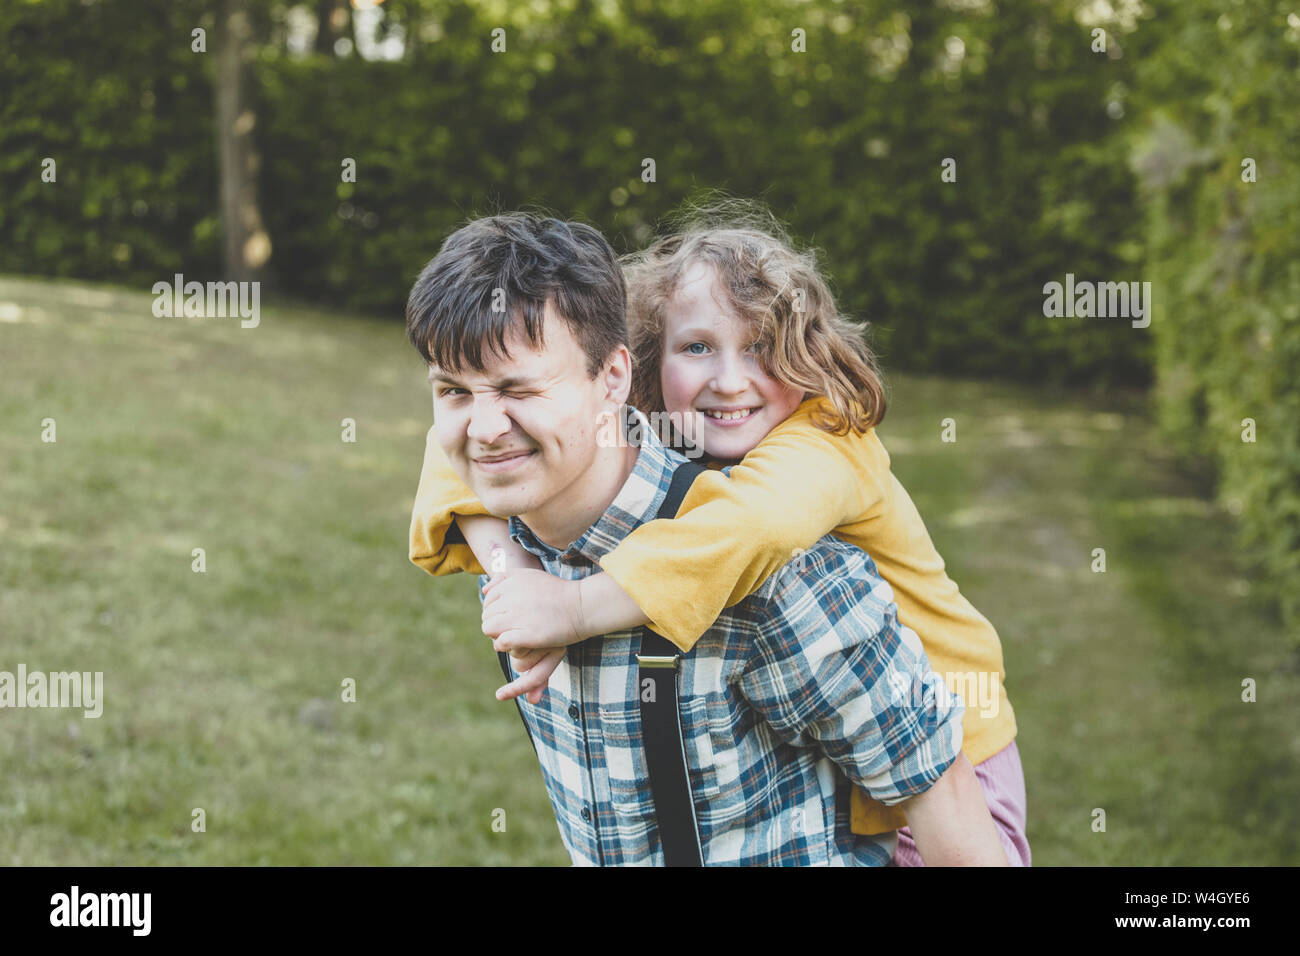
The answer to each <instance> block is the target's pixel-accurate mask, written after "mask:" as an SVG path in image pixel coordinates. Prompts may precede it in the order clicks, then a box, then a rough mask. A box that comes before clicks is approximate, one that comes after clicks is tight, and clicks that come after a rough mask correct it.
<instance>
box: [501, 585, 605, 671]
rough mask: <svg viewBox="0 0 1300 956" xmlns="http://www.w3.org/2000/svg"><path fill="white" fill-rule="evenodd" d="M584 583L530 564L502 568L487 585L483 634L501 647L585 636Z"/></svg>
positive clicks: (557, 644)
mask: <svg viewBox="0 0 1300 956" xmlns="http://www.w3.org/2000/svg"><path fill="white" fill-rule="evenodd" d="M579 584H580V582H578V581H566V580H564V579H563V578H557V577H555V576H554V575H551V574H547V573H546V572H545V571H534V570H531V569H529V568H508V569H506V570H504V571H498V572H497V573H496V574H495V575H494V576H493V577H492V580H490V581H489V582H488V583H487V584H486V585H484V586H483V633H484V634H486V635H487V636H488V637H491V638H495V640H494V641H493V642H492V646H493V647H494V648H495V649H496V650H498V651H513V650H515V649H516V648H533V649H536V648H564V647H566V646H567V645H569V644H574V643H577V642H578V641H581V640H583V637H582V602H581V600H580V598H579ZM554 669H555V668H554V667H552V668H551V670H554Z"/></svg>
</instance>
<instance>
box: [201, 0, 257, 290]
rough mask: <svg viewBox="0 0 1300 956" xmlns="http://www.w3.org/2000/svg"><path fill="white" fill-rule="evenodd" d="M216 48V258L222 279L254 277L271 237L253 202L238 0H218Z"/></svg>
mask: <svg viewBox="0 0 1300 956" xmlns="http://www.w3.org/2000/svg"><path fill="white" fill-rule="evenodd" d="M216 16H217V24H216V29H215V30H214V31H213V40H214V45H215V47H216V51H215V52H216V57H217V59H216V83H215V92H216V108H217V130H216V132H217V173H218V176H219V177H220V182H221V230H222V236H223V240H224V244H223V248H222V260H223V264H224V267H225V278H227V279H234V280H235V281H237V282H246V281H253V280H258V279H260V278H261V274H262V270H263V267H264V266H265V265H266V262H267V260H268V259H269V258H270V257H271V240H270V237H269V236H268V235H267V233H266V228H265V227H264V226H263V225H262V210H261V207H259V206H258V204H257V170H258V166H259V157H258V155H257V150H256V148H255V147H254V144H253V128H254V126H255V125H256V122H257V115H256V113H255V112H254V110H253V104H252V97H251V95H250V92H251V91H250V85H249V73H248V64H249V60H250V59H251V58H252V55H253V30H252V25H251V23H250V22H249V19H248V13H247V10H246V9H245V6H244V0H219V2H218V4H217V11H216Z"/></svg>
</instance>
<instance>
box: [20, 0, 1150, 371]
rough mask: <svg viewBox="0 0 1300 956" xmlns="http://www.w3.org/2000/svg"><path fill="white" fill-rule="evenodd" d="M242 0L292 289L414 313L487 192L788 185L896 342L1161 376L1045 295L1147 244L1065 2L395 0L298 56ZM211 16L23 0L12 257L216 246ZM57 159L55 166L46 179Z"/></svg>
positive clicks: (556, 198)
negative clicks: (251, 24) (436, 265)
mask: <svg viewBox="0 0 1300 956" xmlns="http://www.w3.org/2000/svg"><path fill="white" fill-rule="evenodd" d="M251 6H252V8H253V9H255V10H256V11H257V12H258V15H259V17H261V18H262V19H261V20H260V21H259V25H260V28H261V35H262V37H263V41H262V42H261V44H260V47H259V53H258V57H257V60H256V62H255V64H254V66H255V70H254V72H255V75H256V79H257V84H256V92H255V105H256V110H257V125H256V127H255V135H256V139H257V142H258V145H259V148H260V150H261V154H262V168H261V173H260V182H259V187H260V190H259V191H260V196H261V202H262V206H263V210H262V212H263V219H264V221H265V223H266V224H267V226H268V229H269V231H270V235H271V241H272V245H273V251H272V258H271V260H270V267H271V278H272V280H273V282H274V283H275V284H276V286H278V288H279V289H280V290H282V291H284V292H287V293H290V294H292V295H295V296H300V297H303V298H306V299H309V300H313V301H318V302H328V303H332V304H340V305H346V306H350V307H354V308H362V309H366V310H370V311H375V312H380V313H388V314H391V315H393V316H394V317H396V316H397V315H398V314H399V313H400V308H401V305H402V302H403V300H404V297H405V294H406V291H407V289H408V288H409V284H410V282H411V281H412V279H413V277H414V276H415V274H416V273H417V271H418V269H419V268H420V266H421V265H422V264H423V263H424V261H426V260H427V259H428V258H429V257H430V256H432V255H433V253H434V252H435V251H436V249H437V247H438V245H439V243H440V242H441V240H442V239H443V237H444V236H445V235H446V233H447V231H448V230H449V229H451V228H452V227H453V226H454V225H455V224H456V223H458V222H459V221H461V220H462V219H464V218H465V217H466V216H468V215H470V214H472V213H476V212H482V211H484V210H488V209H491V208H511V207H515V206H519V205H522V204H526V203H535V204H541V205H544V206H546V207H549V208H551V209H554V210H556V211H558V212H559V213H561V214H564V215H569V216H575V217H582V218H585V219H588V220H589V221H591V222H593V223H595V224H596V225H597V226H599V227H601V228H602V229H604V230H605V231H606V232H607V234H609V235H610V237H611V239H612V240H613V241H614V242H615V244H616V246H618V247H619V248H620V249H629V248H631V247H633V246H635V245H638V244H640V243H642V242H644V241H645V240H646V239H647V238H648V237H649V236H650V235H651V233H652V231H653V230H654V228H655V227H656V226H657V224H658V223H659V222H660V220H661V219H662V217H663V216H664V215H665V214H666V213H668V212H669V211H670V210H672V209H673V208H674V207H676V206H677V205H678V204H679V203H680V202H681V201H682V200H683V199H684V198H685V197H687V196H688V195H691V194H692V193H693V192H695V191H697V190H699V189H702V188H718V189H722V190H725V191H727V192H729V193H731V194H734V195H739V196H746V197H758V198H763V199H765V200H767V201H768V203H769V204H770V205H771V206H772V207H773V208H774V210H775V211H776V212H777V214H778V215H780V216H782V217H783V218H785V219H786V220H787V221H788V222H789V223H790V225H791V226H792V228H793V231H794V233H795V234H796V235H798V236H800V237H802V238H803V239H804V240H806V241H808V242H812V243H815V244H816V245H818V246H819V247H820V248H822V249H823V250H824V251H825V259H824V262H825V266H826V269H827V271H828V272H829V273H830V275H831V276H832V278H833V279H834V281H835V284H836V286H837V288H838V290H839V293H840V296H841V299H842V301H843V304H844V305H845V306H846V307H847V308H848V309H849V310H850V311H852V312H853V313H854V314H855V315H857V316H858V317H859V318H864V319H867V320H869V321H871V322H872V323H874V326H875V329H876V344H877V346H878V347H879V348H880V349H881V350H882V351H883V353H884V358H885V362H886V365H887V366H888V367H893V368H911V369H921V370H930V371H936V372H945V373H955V374H976V375H997V376H1007V377H1016V378H1024V379H1031V380H1037V379H1055V380H1062V381H1075V382H1091V383H1095V384H1097V385H1099V386H1100V385H1106V384H1111V383H1115V382H1138V383H1141V382H1144V381H1146V380H1147V378H1148V376H1149V369H1150V352H1149V337H1148V336H1145V335H1135V334H1133V333H1132V332H1131V331H1130V330H1128V329H1127V327H1126V326H1124V325H1123V324H1122V323H1120V324H1115V323H1111V324H1107V323H1102V322H1086V321H1082V322H1074V323H1069V322H1060V321H1053V320H1047V319H1045V318H1044V317H1043V315H1042V300H1043V296H1042V286H1043V284H1044V283H1045V282H1048V281H1052V280H1059V279H1061V278H1062V276H1063V275H1064V274H1065V273H1066V272H1073V273H1075V274H1076V275H1079V276H1080V277H1085V276H1086V277H1093V278H1097V279H1113V280H1124V279H1129V278H1136V275H1133V274H1132V273H1133V272H1134V271H1135V270H1136V269H1137V267H1138V263H1139V260H1140V251H1141V249H1140V243H1139V239H1140V235H1139V227H1140V224H1139V223H1138V222H1137V221H1136V219H1135V217H1134V216H1133V214H1132V212H1133V205H1134V202H1135V194H1134V181H1133V176H1132V174H1131V173H1130V171H1129V170H1128V168H1127V166H1126V164H1125V163H1124V161H1123V143H1122V141H1121V140H1120V139H1119V138H1118V137H1117V136H1116V135H1115V133H1116V132H1118V131H1119V130H1121V129H1122V128H1123V126H1124V124H1125V123H1126V122H1127V120H1122V119H1119V118H1118V117H1112V116H1108V115H1107V112H1106V110H1107V105H1108V103H1110V102H1112V101H1113V100H1114V98H1115V93H1114V91H1115V90H1116V89H1122V88H1123V86H1124V84H1125V82H1127V81H1129V80H1130V79H1131V77H1130V73H1131V63H1130V61H1129V60H1127V59H1124V58H1116V57H1114V56H1107V55H1099V54H1096V53H1093V52H1092V51H1091V50H1090V46H1089V43H1090V41H1089V35H1088V30H1087V29H1086V27H1085V25H1083V24H1082V23H1080V22H1079V21H1078V20H1077V19H1076V18H1075V16H1074V7H1075V6H1076V4H1074V3H1072V2H1069V0H1055V2H1050V3H1029V2H1025V3H1000V4H998V5H997V8H996V11H995V10H994V7H993V6H992V5H988V6H987V8H981V7H980V5H978V4H945V5H941V4H920V5H912V8H911V9H909V10H908V11H907V12H906V13H904V12H900V11H899V9H898V5H897V4H893V3H887V2H884V0H864V2H859V3H853V4H850V3H843V4H840V3H811V4H791V3H783V2H779V0H747V2H719V0H689V2H688V0H654V2H650V0H629V2H626V3H621V4H618V5H608V4H599V5H598V4H595V3H591V2H587V0H570V2H558V0H557V2H555V3H551V4H541V5H540V6H539V5H535V4H527V5H521V4H507V3H489V2H483V3H466V2H463V0H461V2H458V0H449V2H439V3H432V2H429V3H419V2H415V0H404V2H403V3H400V4H399V3H393V4H390V5H389V6H390V7H391V13H392V14H393V15H394V16H405V17H407V18H408V22H407V24H406V26H407V27H408V29H409V31H410V33H411V35H412V36H414V37H416V38H417V42H416V43H414V44H412V45H411V48H410V51H409V53H408V55H407V57H406V58H405V59H404V60H403V61H402V62H399V63H386V62H367V61H365V60H362V59H361V58H359V57H358V56H356V55H355V54H354V55H352V56H350V57H344V58H339V57H335V56H328V57H327V56H320V55H312V56H308V57H305V58H299V57H295V56H293V55H290V54H289V52H288V51H287V50H286V48H285V47H286V45H285V43H284V40H283V32H284V31H283V20H284V18H285V16H286V13H287V10H288V8H289V6H290V5H289V4H287V3H275V2H270V3H254V4H252V5H251ZM417 19H418V22H416V21H417ZM196 25H205V26H206V27H207V28H208V29H209V30H211V26H212V17H211V12H210V11H209V10H208V8H207V7H206V6H205V5H203V4H201V3H198V2H197V0H177V2H170V0H131V2H127V0H99V2H96V3H92V4H89V5H83V4H82V3H81V2H79V0H46V2H41V3H35V4H33V3H19V4H6V5H4V7H3V8H0V41H3V42H0V57H2V58H3V63H4V67H5V75H6V80H5V83H6V93H7V94H9V95H6V96H5V97H4V100H3V102H0V177H2V178H3V185H4V188H5V197H4V206H3V212H2V213H0V250H2V255H3V258H2V259H0V269H3V270H7V271H15V272H32V273H45V274H51V275H76V276H83V277H87V278H100V279H113V280H117V281H122V282H127V283H131V284H139V285H147V284H151V283H152V282H153V281H156V280H157V279H159V278H166V277H169V276H170V275H171V274H172V273H173V272H176V271H182V272H186V273H194V274H212V273H213V272H215V271H217V270H218V269H219V262H218V255H219V248H220V247H219V243H218V235H217V228H218V221H217V202H216V175H215V162H214V158H213V154H214V143H213V135H214V134H213V131H212V122H211V120H212V96H211V83H212V79H211V68H212V63H211V60H212V59H213V57H212V53H211V49H209V53H208V54H207V55H206V56H205V55H200V54H195V53H192V52H191V51H190V42H189V33H190V30H191V29H192V28H193V27H194V26H196ZM496 27H501V28H503V29H505V30H506V41H507V49H506V52H504V53H493V52H491V50H490V42H491V31H492V29H494V28H496ZM795 30H802V31H803V43H804V45H805V49H806V52H796V51H795V50H794V49H793V47H794V45H795V35H794V31H795ZM955 38H960V39H961V41H962V44H961V45H959V44H957V42H956V39H955ZM209 40H211V37H209ZM44 156H53V157H55V158H56V159H57V160H58V162H59V167H58V168H59V182H58V185H57V187H53V186H51V185H49V184H43V183H41V182H40V179H39V171H40V165H39V164H40V159H41V158H42V157H44ZM948 157H951V158H952V159H954V160H956V163H957V181H956V182H955V183H944V182H942V181H941V177H940V173H941V166H940V164H941V162H942V161H943V160H944V159H945V158H948ZM344 158H352V159H354V160H356V164H357V182H356V183H347V182H343V181H342V179H341V176H340V172H341V165H340V164H341V162H342V160H343V159H344ZM646 158H651V159H653V160H654V161H655V164H656V170H655V171H656V181H655V182H653V183H645V182H642V179H641V174H642V169H643V165H642V163H643V160H644V159H646Z"/></svg>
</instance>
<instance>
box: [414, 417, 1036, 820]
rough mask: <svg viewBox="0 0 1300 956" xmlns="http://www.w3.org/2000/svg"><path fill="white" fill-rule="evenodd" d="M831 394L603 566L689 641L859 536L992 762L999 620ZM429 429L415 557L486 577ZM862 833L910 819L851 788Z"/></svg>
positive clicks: (468, 506)
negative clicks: (832, 424)
mask: <svg viewBox="0 0 1300 956" xmlns="http://www.w3.org/2000/svg"><path fill="white" fill-rule="evenodd" d="M821 401H824V400H823V399H818V398H813V399H809V400H807V401H805V402H804V403H803V404H802V405H800V406H799V408H798V409H796V410H795V412H794V414H793V415H791V416H790V417H789V418H788V419H786V420H785V421H784V422H782V423H781V424H780V425H778V426H777V427H776V428H774V429H772V431H771V432H769V433H768V435H767V436H766V437H765V438H764V439H763V440H762V441H761V442H760V443H759V444H758V446H757V447H756V448H754V449H753V450H752V451H750V453H749V454H748V455H746V456H745V458H744V459H743V460H742V461H741V462H740V463H739V464H737V465H735V466H733V467H732V469H731V476H730V478H728V477H727V476H726V475H724V474H722V473H721V472H720V471H709V472H705V473H703V474H701V475H700V476H699V477H698V478H696V479H695V483H694V484H693V485H692V486H691V489H690V491H689V492H688V493H687V495H686V498H685V500H684V501H683V502H682V506H681V509H680V510H679V511H678V517H677V518H675V519H672V520H660V521H651V522H649V523H648V524H645V525H642V526H641V527H640V528H638V529H636V530H635V531H634V532H632V534H630V535H628V537H627V538H625V539H624V540H623V541H622V542H621V543H620V544H619V545H618V547H616V548H615V549H614V550H613V551H611V552H610V553H609V554H607V555H605V557H604V558H603V559H601V562H600V565H601V567H602V568H603V569H604V571H605V572H606V573H607V574H610V575H612V576H613V578H614V580H615V581H616V582H617V583H618V585H619V586H620V587H621V588H623V590H625V591H626V592H627V593H628V594H629V595H630V596H631V597H632V599H633V600H634V601H636V603H637V604H638V605H639V606H640V607H641V609H642V610H643V611H644V612H645V613H646V616H647V617H648V618H649V619H650V622H651V624H650V626H651V628H652V629H653V630H655V631H657V632H658V633H660V634H662V635H663V636H664V637H666V638H668V639H669V640H670V641H672V642H673V643H674V644H676V645H677V646H678V647H680V648H681V649H682V650H683V651H689V650H690V649H691V648H692V647H693V646H694V644H695V642H696V641H697V640H698V639H699V638H700V636H701V635H702V634H703V633H704V632H705V631H706V630H708V628H709V626H710V625H711V624H712V623H713V621H714V620H716V619H717V617H718V616H719V615H720V614H721V613H722V609H723V608H724V607H730V606H731V605H733V604H736V603H738V602H740V601H742V600H744V599H745V597H746V596H748V595H749V594H751V593H753V592H754V591H755V590H757V589H758V588H759V587H760V586H761V585H762V583H763V582H764V581H765V580H766V579H767V578H768V577H769V576H770V575H771V574H773V573H774V572H776V571H777V570H779V569H780V568H781V567H783V566H784V565H785V564H787V563H788V562H789V561H790V560H791V558H792V557H793V556H795V555H796V554H797V549H806V548H809V547H811V546H812V544H813V542H815V541H816V540H817V539H818V538H820V537H821V536H822V535H823V534H826V533H828V532H831V533H833V534H834V535H835V536H836V537H838V538H842V539H843V540H845V541H847V542H849V543H850V544H853V545H856V546H857V547H859V548H861V549H862V550H863V551H865V552H867V554H869V555H870V556H871V558H872V559H873V560H874V561H875V563H876V567H877V568H878V569H879V571H880V575H881V577H883V578H884V579H885V580H886V581H888V582H889V584H890V586H891V588H892V589H893V591H894V600H895V602H896V603H897V605H898V616H899V620H900V621H901V622H902V623H903V624H905V625H907V626H908V627H910V628H911V629H912V630H914V631H915V632H916V633H917V635H918V636H919V637H920V639H921V644H922V645H923V646H924V647H925V652H926V655H927V656H928V657H929V659H930V666H931V667H932V668H933V669H934V670H935V671H937V672H938V673H939V674H940V675H941V676H942V677H943V679H944V682H945V683H946V684H947V685H948V688H949V690H951V691H952V692H953V693H956V694H960V695H961V696H962V698H963V699H964V700H965V701H966V714H965V717H964V719H963V721H962V730H963V745H962V750H963V752H965V754H966V756H967V757H968V758H969V759H970V762H971V763H972V764H978V763H982V762H983V761H984V760H987V759H988V758H989V757H991V756H993V755H994V754H995V753H997V752H998V751H1000V750H1002V749H1003V748H1004V747H1006V746H1008V745H1009V744H1010V743H1011V741H1012V740H1014V739H1015V736H1016V718H1015V714H1014V713H1013V712H1012V710H1011V702H1010V701H1009V700H1008V699H1007V694H1006V689H1005V687H1004V686H1003V684H1004V681H1005V677H1006V674H1005V671H1004V669H1003V665H1002V645H1001V643H1000V642H999V640H998V635H997V632H996V631H995V630H994V629H993V625H992V624H990V623H989V622H988V620H987V619H985V618H984V616H983V615H981V614H980V613H979V611H977V610H975V608H974V607H973V606H972V605H971V603H970V602H969V601H967V600H966V598H965V597H963V596H962V594H961V592H960V591H959V590H958V589H957V585H956V584H955V583H953V581H952V580H951V579H950V578H949V577H948V575H947V574H946V573H945V571H944V564H943V558H941V557H940V556H939V553H938V552H937V551H936V550H935V548H934V544H933V543H932V542H931V541H930V535H929V533H928V532H927V531H926V530H925V524H924V522H922V520H921V516H920V514H918V513H917V510H916V506H915V505H914V504H912V499H911V498H910V497H909V496H908V494H907V492H906V491H905V490H904V489H903V486H902V485H901V484H899V482H898V479H897V478H895V477H894V474H893V472H892V471H891V470H890V466H889V453H888V452H886V451H885V448H884V446H883V445H881V443H880V439H879V438H878V437H877V436H876V432H875V429H871V430H869V431H867V432H866V433H864V434H858V433H856V432H850V433H849V434H848V435H841V436H836V435H831V434H830V433H829V432H826V431H823V430H822V429H820V428H818V427H817V426H816V425H815V424H813V418H812V416H813V412H814V411H815V409H816V408H817V404H818V403H819V402H821ZM486 513H487V512H486V510H485V509H484V508H483V506H482V504H480V503H479V501H478V500H477V499H476V498H475V497H474V493H473V492H472V491H470V490H469V488H468V487H466V486H465V484H464V483H463V482H462V481H461V480H460V478H459V477H458V476H457V475H456V473H455V472H454V471H453V470H452V469H451V465H450V464H449V463H448V461H447V459H446V456H445V455H444V454H443V451H442V448H441V446H439V445H438V442H437V440H436V438H435V437H434V432H433V430H432V429H430V430H429V435H428V440H427V444H426V449H425V459H424V467H423V471H422V473H421V475H420V487H419V490H418V491H417V493H416V498H415V506H414V509H413V513H412V516H411V550H410V557H411V561H412V562H414V563H415V564H417V565H419V566H420V567H422V568H424V569H425V570H426V571H428V572H429V573H430V574H450V573H452V572H455V571H469V572H472V573H475V574H483V573H484V571H483V568H482V567H481V566H480V565H479V563H478V561H477V560H476V559H475V558H474V553H473V552H472V551H470V549H469V547H468V546H467V545H465V544H455V543H452V544H449V543H448V542H447V540H446V539H447V535H448V532H449V531H450V530H451V524H452V521H453V519H454V518H455V516H456V515H458V514H462V515H475V514H486ZM851 819H852V828H853V832H854V833H861V834H868V833H881V832H884V831H886V830H892V829H897V828H898V827H901V826H905V825H906V818H905V817H904V816H903V814H902V812H901V811H900V810H899V809H898V808H897V807H886V806H884V805H883V804H880V803H877V802H875V801H874V800H871V799H870V798H869V797H867V796H866V795H865V794H864V793H862V792H861V791H860V790H856V789H855V790H854V792H853V803H852V814H851Z"/></svg>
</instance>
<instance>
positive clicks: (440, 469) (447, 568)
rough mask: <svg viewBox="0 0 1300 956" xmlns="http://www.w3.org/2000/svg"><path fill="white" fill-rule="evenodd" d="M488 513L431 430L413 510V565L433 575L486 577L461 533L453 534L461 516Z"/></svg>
mask: <svg viewBox="0 0 1300 956" xmlns="http://www.w3.org/2000/svg"><path fill="white" fill-rule="evenodd" d="M487 513H488V512H487V509H486V508H484V507H483V504H482V503H481V502H480V501H479V500H478V499H477V498H476V497H474V492H472V491H470V490H469V488H468V487H467V486H466V485H465V483H464V482H463V481H461V480H460V476H459V475H457V474H456V472H455V471H454V470H453V469H452V467H451V462H449V461H448V460H447V455H446V453H445V452H443V450H442V446H441V445H439V444H438V439H437V437H436V436H435V434H434V431H433V429H432V428H430V429H429V434H428V435H427V436H426V437H425V442H424V464H423V465H422V466H421V469H420V487H419V490H417V491H416V493H415V506H414V507H413V508H412V509H411V552H410V556H411V562H412V563H413V564H416V565H419V566H420V567H422V568H424V570H426V571H428V572H429V573H430V574H454V573H455V572H457V571H468V572H470V573H472V574H484V573H485V572H484V570H483V567H482V565H480V564H479V562H478V558H476V557H474V552H473V551H471V550H470V547H469V545H467V544H466V543H465V539H464V538H462V537H461V535H460V532H459V530H455V531H454V533H453V528H454V525H453V524H452V521H453V520H454V519H455V517H456V515H458V514H461V515H485V514H487ZM449 535H450V537H451V540H450V541H448V536H449ZM457 541H459V543H457Z"/></svg>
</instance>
